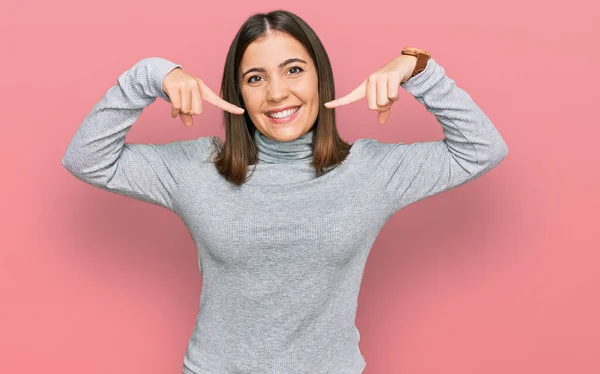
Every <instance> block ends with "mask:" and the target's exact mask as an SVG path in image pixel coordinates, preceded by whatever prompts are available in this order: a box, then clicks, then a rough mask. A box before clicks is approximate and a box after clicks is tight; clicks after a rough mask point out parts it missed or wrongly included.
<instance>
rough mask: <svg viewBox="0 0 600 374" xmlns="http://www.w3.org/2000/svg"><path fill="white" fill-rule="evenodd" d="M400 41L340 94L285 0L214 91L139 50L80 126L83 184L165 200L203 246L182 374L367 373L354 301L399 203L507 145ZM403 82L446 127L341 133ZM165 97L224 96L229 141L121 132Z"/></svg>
mask: <svg viewBox="0 0 600 374" xmlns="http://www.w3.org/2000/svg"><path fill="white" fill-rule="evenodd" d="M403 52H404V53H403V54H401V55H400V56H398V57H397V58H395V59H393V60H391V61H389V62H388V63H387V64H385V65H384V66H383V67H382V68H381V69H379V70H378V71H376V72H374V73H373V74H371V75H370V76H369V77H368V78H366V79H365V80H364V81H363V82H362V83H361V84H360V85H359V87H357V88H356V89H355V90H354V91H353V92H351V93H350V94H349V95H347V96H345V97H342V98H339V99H335V90H334V81H333V73H332V69H331V65H330V62H329V58H328V57H327V53H326V51H325V49H324V47H323V45H322V44H321V42H320V40H319V38H318V37H317V35H316V34H315V32H314V31H313V30H312V29H311V28H310V27H309V26H308V24H307V23H306V22H304V21H303V20H302V19H300V18H299V17H297V16H296V15H294V14H292V13H290V12H287V11H281V10H280V11H274V12H270V13H268V14H256V15H253V16H252V17H250V18H249V19H248V20H247V21H246V22H245V23H244V24H243V25H242V27H241V28H240V30H239V32H238V33H237V35H236V36H235V39H234V40H233V42H232V44H231V47H230V49H229V53H228V55H227V60H226V62H225V69H224V72H223V80H222V85H221V89H222V90H221V95H220V96H219V95H217V94H215V93H214V92H213V91H212V90H210V89H209V88H208V87H207V86H206V85H205V84H204V82H203V81H202V80H201V79H200V78H198V77H195V76H193V75H192V74H191V73H190V72H187V71H185V70H184V69H183V68H182V67H181V65H177V64H176V63H173V62H170V61H168V60H165V59H163V58H159V57H150V58H145V59H142V60H140V61H139V62H138V63H136V64H135V65H134V66H133V67H132V68H130V69H129V70H127V71H126V72H124V73H123V74H122V75H121V76H119V77H118V83H117V84H116V85H115V86H113V87H111V88H110V89H109V90H108V92H106V94H105V95H104V97H103V98H102V100H100V102H98V103H97V104H96V105H95V106H94V107H93V108H92V110H91V112H90V113H89V115H88V116H87V117H86V118H85V120H84V121H83V123H82V124H81V125H80V127H79V129H78V130H77V132H76V133H75V135H74V137H73V138H72V140H71V142H70V144H69V146H68V148H67V150H66V153H65V155H64V158H63V160H62V163H63V165H64V166H65V167H66V168H67V169H68V170H69V171H70V172H71V173H72V174H73V175H74V176H75V177H77V178H78V179H81V180H83V181H85V182H86V183H89V184H91V185H94V186H96V187H99V188H102V189H105V190H107V191H111V192H115V193H118V194H122V195H126V196H129V197H132V198H135V199H140V200H144V201H147V202H150V203H153V204H157V205H159V206H162V207H165V208H167V209H170V210H172V211H173V212H175V213H176V214H177V215H178V216H179V217H181V219H182V220H183V221H184V222H185V224H186V227H188V228H189V230H190V233H191V235H192V237H193V239H194V242H195V244H196V246H197V249H198V259H199V267H200V271H201V273H202V277H203V281H202V293H201V297H200V306H199V312H198V316H197V319H196V324H195V328H194V331H193V334H192V336H191V338H190V340H189V344H188V349H187V352H186V354H185V356H184V360H183V367H182V370H183V373H185V374H192V373H193V374H200V373H202V374H204V373H219V374H222V373H262V374H265V373H361V372H362V371H363V369H364V368H365V366H366V362H365V360H364V358H363V356H362V354H361V352H360V349H359V346H358V342H359V339H360V334H359V332H358V330H357V329H356V326H355V315H356V308H357V299H358V293H359V288H360V284H361V279H362V274H363V269H364V266H365V263H366V260H367V257H368V254H369V251H370V248H371V245H372V244H373V242H374V241H375V239H376V237H377V235H378V233H379V231H380V230H381V228H382V227H383V225H384V224H385V223H386V221H387V220H388V219H389V218H390V217H391V216H392V215H393V214H394V213H396V212H397V211H399V210H400V209H402V208H404V207H406V206H407V205H409V204H412V203H414V202H416V201H419V200H421V199H424V198H426V197H428V196H432V195H435V194H438V193H441V192H443V191H446V190H449V189H451V188H454V187H457V186H459V185H462V184H464V183H466V182H468V181H471V180H473V179H475V178H477V177H479V176H481V175H483V174H484V173H486V172H488V171H489V170H491V169H492V168H494V167H495V166H496V165H498V164H499V163H500V161H502V160H503V159H504V158H505V157H506V155H507V152H508V151H507V146H506V144H505V142H504V141H503V139H502V137H501V136H500V134H499V133H498V131H497V129H496V128H495V127H494V125H493V124H492V122H491V121H490V119H489V118H488V117H487V116H486V115H485V114H484V113H483V112H482V110H481V109H480V108H479V107H478V106H477V105H476V104H475V103H474V102H473V101H472V99H471V98H470V96H469V95H468V94H467V93H466V92H465V91H463V90H462V89H460V88H459V87H457V85H456V84H455V82H454V81H453V80H452V79H450V78H449V77H448V76H446V74H445V71H444V69H443V68H442V67H441V66H440V65H439V64H438V63H437V62H436V61H435V60H434V59H433V58H431V56H430V55H429V54H428V53H426V52H425V51H422V50H418V49H416V50H415V49H410V48H407V49H405V50H404V51H403ZM405 53H406V54H405ZM411 53H412V55H411ZM400 87H402V88H403V89H405V90H406V91H407V92H409V93H410V94H411V95H413V96H414V97H415V99H416V100H417V101H418V102H420V103H421V104H423V105H424V106H425V107H426V108H427V110H428V111H429V112H430V113H432V114H433V115H435V116H436V118H437V120H438V122H439V123H440V125H441V126H442V128H443V132H444V135H445V137H444V139H443V140H439V141H430V142H422V143H412V144H404V143H397V144H395V143H385V142H380V141H378V140H375V139H368V138H365V139H359V140H357V141H355V142H354V143H352V144H349V143H346V142H345V141H343V140H342V139H341V138H340V136H339V135H338V132H337V128H336V120H335V109H334V108H338V107H340V106H343V105H346V104H349V103H352V102H355V101H357V100H360V99H363V98H364V99H365V101H366V103H367V106H368V108H369V109H371V110H373V111H377V112H378V121H379V123H381V124H383V123H385V122H386V121H387V119H388V116H389V114H390V111H391V108H392V105H393V104H394V102H395V101H397V100H398V92H399V89H400ZM158 97H160V98H162V99H164V100H166V101H168V102H169V103H171V106H172V107H171V110H172V113H171V114H172V116H173V117H175V118H176V117H177V116H180V117H181V120H182V121H183V122H184V124H185V125H187V126H190V125H191V124H192V117H193V116H195V115H199V114H201V113H202V111H203V100H206V101H207V102H209V103H211V104H213V105H215V106H217V107H219V108H221V109H223V111H224V112H223V113H224V122H225V134H226V139H225V141H222V140H221V139H219V138H218V137H201V138H198V139H193V140H183V141H175V142H171V143H166V144H132V143H125V135H126V133H127V132H128V131H129V130H130V128H131V125H132V124H133V123H135V121H136V120H137V118H138V117H139V116H140V114H141V113H142V111H143V109H144V108H145V107H147V106H148V105H150V104H151V103H152V102H153V101H154V100H156V98H158ZM354 125H355V126H357V124H354ZM363 126H372V124H370V123H369V124H363Z"/></svg>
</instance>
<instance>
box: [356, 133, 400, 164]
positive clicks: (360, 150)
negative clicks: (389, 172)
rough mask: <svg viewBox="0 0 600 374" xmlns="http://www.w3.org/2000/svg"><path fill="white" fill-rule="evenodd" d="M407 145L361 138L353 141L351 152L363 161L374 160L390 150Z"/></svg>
mask: <svg viewBox="0 0 600 374" xmlns="http://www.w3.org/2000/svg"><path fill="white" fill-rule="evenodd" d="M405 146H407V145H406V144H404V143H386V142H382V141H379V140H377V139H372V138H362V139H358V140H356V141H355V142H354V146H353V147H352V148H353V150H352V151H353V152H356V153H357V158H358V159H359V160H360V161H361V162H363V161H367V162H368V161H374V160H378V159H380V158H382V157H383V156H385V155H386V154H388V153H389V152H390V151H392V150H394V149H399V148H403V147H405ZM355 148H356V149H355Z"/></svg>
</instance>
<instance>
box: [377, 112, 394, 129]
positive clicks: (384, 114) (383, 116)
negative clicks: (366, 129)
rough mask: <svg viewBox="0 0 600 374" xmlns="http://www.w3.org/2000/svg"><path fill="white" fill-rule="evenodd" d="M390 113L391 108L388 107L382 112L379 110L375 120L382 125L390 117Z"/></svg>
mask: <svg viewBox="0 0 600 374" xmlns="http://www.w3.org/2000/svg"><path fill="white" fill-rule="evenodd" d="M390 114H392V108H389V109H388V110H386V111H384V112H379V115H378V116H377V121H378V122H379V124H380V125H384V124H385V123H386V122H387V120H388V118H389V117H390Z"/></svg>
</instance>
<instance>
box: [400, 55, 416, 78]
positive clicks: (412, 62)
mask: <svg viewBox="0 0 600 374" xmlns="http://www.w3.org/2000/svg"><path fill="white" fill-rule="evenodd" d="M402 57H403V58H404V59H405V60H406V64H407V66H408V67H409V68H408V69H407V70H408V71H407V72H406V74H405V75H404V77H403V78H402V81H401V82H402V83H404V82H406V81H407V80H409V79H410V77H412V75H413V73H414V71H415V68H416V66H417V57H416V56H411V55H402Z"/></svg>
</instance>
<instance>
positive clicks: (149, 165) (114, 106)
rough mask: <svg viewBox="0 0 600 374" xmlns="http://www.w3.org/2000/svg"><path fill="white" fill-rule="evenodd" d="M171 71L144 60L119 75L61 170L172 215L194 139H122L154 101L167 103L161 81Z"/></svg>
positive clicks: (172, 66)
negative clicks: (145, 141) (144, 141)
mask: <svg viewBox="0 0 600 374" xmlns="http://www.w3.org/2000/svg"><path fill="white" fill-rule="evenodd" d="M177 67H179V68H181V66H180V65H177V64H175V63H173V62H170V61H168V60H166V59H163V58H160V57H149V58H145V59H142V60H140V61H139V62H137V63H136V64H135V65H134V66H133V67H131V68H130V69H129V70H127V71H125V72H124V73H123V74H121V75H120V76H119V77H118V79H117V84H116V85H114V86H112V87H111V88H110V89H108V91H107V92H106V93H105V94H104V96H103V97H102V99H101V100H100V101H99V102H98V103H97V104H96V105H94V107H93V108H92V110H91V111H90V113H89V114H88V115H87V116H86V117H85V119H84V121H83V123H81V125H80V126H79V128H78V129H77V131H76V132H75V135H74V136H73V138H72V139H71V141H70V143H69V145H68V147H67V150H66V152H65V154H64V156H63V158H62V164H63V166H64V167H65V168H66V169H67V170H68V171H69V172H70V173H71V174H73V175H74V176H75V177H77V178H78V179H80V180H82V181H84V182H86V183H88V184H91V185H93V186H96V187H98V188H101V189H104V190H107V191H111V192H115V193H118V194H121V195H125V196H129V197H132V198H134V199H138V200H143V201H146V202H150V203H152V204H156V205H159V206H162V207H165V208H167V209H169V210H173V209H174V192H175V190H176V188H177V177H178V175H179V173H180V171H181V168H182V167H183V166H184V163H183V162H182V161H183V160H185V159H187V158H189V157H191V154H192V152H193V150H194V144H195V142H197V141H198V140H184V141H175V142H171V143H166V144H131V143H125V135H126V134H127V132H128V131H129V130H130V128H131V125H132V124H133V123H135V121H136V120H137V118H138V117H139V116H140V115H141V113H142V110H143V109H144V108H145V107H147V106H148V105H150V104H151V103H153V102H154V101H155V100H156V98H157V97H161V98H163V99H164V100H166V101H167V102H170V100H169V97H168V96H167V95H166V93H165V92H164V91H163V89H162V81H163V79H164V78H165V76H166V75H167V74H168V73H169V72H170V71H171V70H173V69H175V68H177Z"/></svg>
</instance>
